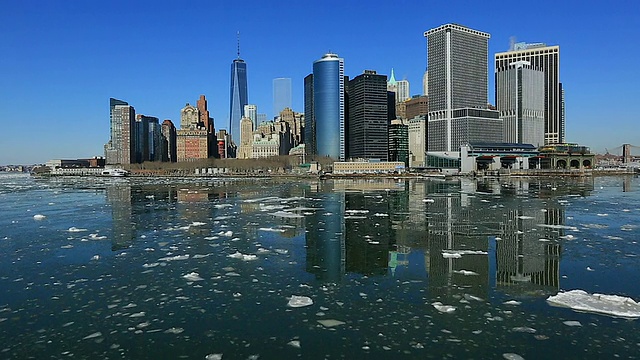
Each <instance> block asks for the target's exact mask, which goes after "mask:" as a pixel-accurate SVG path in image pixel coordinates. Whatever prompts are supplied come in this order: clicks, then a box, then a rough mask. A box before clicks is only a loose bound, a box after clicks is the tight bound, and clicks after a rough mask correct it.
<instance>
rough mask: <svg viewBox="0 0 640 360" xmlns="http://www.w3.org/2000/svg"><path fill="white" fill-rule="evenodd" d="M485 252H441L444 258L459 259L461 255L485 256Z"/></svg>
mask: <svg viewBox="0 0 640 360" xmlns="http://www.w3.org/2000/svg"><path fill="white" fill-rule="evenodd" d="M487 254H488V253H487V252H486V251H481V250H442V257H444V258H454V259H458V258H461V257H462V255H487Z"/></svg>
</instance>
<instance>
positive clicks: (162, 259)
mask: <svg viewBox="0 0 640 360" xmlns="http://www.w3.org/2000/svg"><path fill="white" fill-rule="evenodd" d="M187 259H189V255H188V254H187V255H176V256H167V257H163V258H160V259H158V261H176V260H187Z"/></svg>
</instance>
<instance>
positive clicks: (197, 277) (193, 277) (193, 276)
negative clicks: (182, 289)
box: [182, 272, 204, 281]
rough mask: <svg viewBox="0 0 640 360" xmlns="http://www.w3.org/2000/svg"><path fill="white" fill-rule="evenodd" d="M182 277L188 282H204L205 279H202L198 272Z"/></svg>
mask: <svg viewBox="0 0 640 360" xmlns="http://www.w3.org/2000/svg"><path fill="white" fill-rule="evenodd" d="M182 277H183V278H185V279H187V280H188V281H202V280H204V279H203V278H201V277H200V274H198V273H197V272H191V273H188V274H187V275H184V276H182Z"/></svg>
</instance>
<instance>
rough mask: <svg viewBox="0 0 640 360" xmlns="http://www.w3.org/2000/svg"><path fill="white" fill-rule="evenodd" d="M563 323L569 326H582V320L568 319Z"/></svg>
mask: <svg viewBox="0 0 640 360" xmlns="http://www.w3.org/2000/svg"><path fill="white" fill-rule="evenodd" d="M562 323H563V324H565V325H567V326H582V324H581V323H580V321H576V320H567V321H563V322H562Z"/></svg>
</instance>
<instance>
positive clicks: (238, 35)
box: [236, 31, 240, 59]
mask: <svg viewBox="0 0 640 360" xmlns="http://www.w3.org/2000/svg"><path fill="white" fill-rule="evenodd" d="M236 35H237V37H238V59H240V31H238V32H237V34H236Z"/></svg>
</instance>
